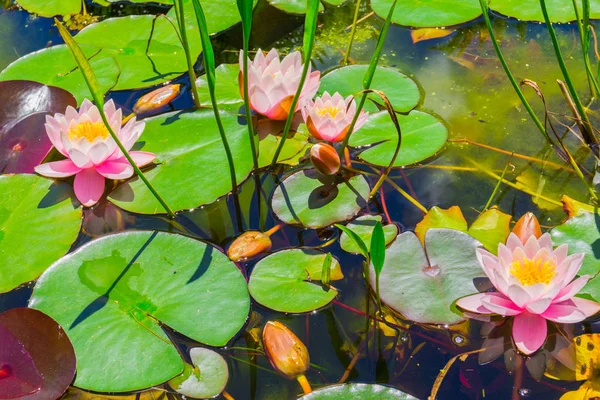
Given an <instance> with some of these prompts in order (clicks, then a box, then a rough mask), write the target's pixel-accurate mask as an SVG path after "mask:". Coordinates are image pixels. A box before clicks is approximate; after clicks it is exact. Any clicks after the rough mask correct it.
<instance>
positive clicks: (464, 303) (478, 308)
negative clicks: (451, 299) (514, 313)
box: [456, 293, 494, 314]
mask: <svg viewBox="0 0 600 400" xmlns="http://www.w3.org/2000/svg"><path fill="white" fill-rule="evenodd" d="M487 295H488V293H478V294H474V295H471V296H467V297H463V298H462V299H458V300H457V301H456V305H457V306H459V307H460V308H462V309H464V310H467V311H470V312H474V313H477V314H493V313H494V312H493V311H490V310H488V309H487V308H485V306H484V305H483V304H481V300H482V299H483V298H484V297H485V296H487Z"/></svg>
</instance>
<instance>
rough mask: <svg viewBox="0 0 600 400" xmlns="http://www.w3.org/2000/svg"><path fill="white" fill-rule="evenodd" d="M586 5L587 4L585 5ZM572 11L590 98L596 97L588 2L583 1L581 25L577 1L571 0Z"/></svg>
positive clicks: (597, 92) (598, 89) (598, 92)
mask: <svg viewBox="0 0 600 400" xmlns="http://www.w3.org/2000/svg"><path fill="white" fill-rule="evenodd" d="M586 3H587V4H586ZM573 10H574V11H575V18H576V19H577V27H578V28H579V37H580V39H581V51H582V53H583V63H584V64H585V71H586V73H587V78H588V84H589V85H590V92H591V93H592V97H598V94H600V87H599V86H598V81H597V80H596V78H595V77H594V73H593V71H592V65H591V63H590V54H589V50H590V27H589V16H590V14H589V13H590V1H589V0H583V23H582V22H581V17H580V16H579V6H578V5H577V0H573Z"/></svg>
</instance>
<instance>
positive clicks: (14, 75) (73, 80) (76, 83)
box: [0, 45, 120, 103]
mask: <svg viewBox="0 0 600 400" xmlns="http://www.w3.org/2000/svg"><path fill="white" fill-rule="evenodd" d="M82 50H83V51H84V52H85V54H86V56H88V57H90V63H91V65H92V68H93V69H94V72H95V73H96V75H97V77H98V81H99V82H100V87H101V89H102V91H104V92H108V91H109V90H110V89H112V88H113V86H114V85H115V84H116V83H117V78H118V76H119V73H120V70H119V65H118V64H117V62H116V61H115V59H114V58H113V57H104V56H100V53H99V52H100V49H99V48H96V47H90V46H82ZM40 66H43V68H40ZM20 79H27V80H31V81H35V82H39V83H43V84H44V85H49V86H57V87H59V88H62V89H65V90H66V91H68V92H70V93H71V94H73V96H75V98H76V99H77V102H78V103H81V102H82V101H83V99H85V98H91V94H90V90H89V89H88V86H87V85H86V83H85V80H84V79H83V75H82V74H81V72H80V71H79V69H78V68H77V65H76V64H75V60H74V59H73V56H72V55H71V53H70V52H69V49H68V48H67V46H65V45H58V46H53V47H50V48H47V49H43V50H39V51H36V52H34V53H31V54H27V55H26V56H23V57H21V58H19V59H18V60H16V61H15V62H13V63H12V64H10V65H9V66H8V67H6V69H5V70H4V71H2V72H1V73H0V81H6V80H20Z"/></svg>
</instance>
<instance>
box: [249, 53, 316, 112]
mask: <svg viewBox="0 0 600 400" xmlns="http://www.w3.org/2000/svg"><path fill="white" fill-rule="evenodd" d="M243 62H244V53H243V52H240V74H239V83H240V92H241V94H242V97H244V83H243V82H244V81H243V76H244V75H243V70H242V68H243ZM302 68H303V63H302V55H301V54H300V52H298V51H295V52H293V53H290V54H288V55H287V56H285V57H284V59H283V60H281V61H280V60H279V53H278V52H277V50H276V49H272V50H271V51H269V53H268V54H267V55H265V54H264V53H263V52H262V50H260V49H258V52H257V53H256V57H255V58H254V61H251V60H250V59H249V60H248V94H249V96H250V107H251V108H252V109H253V110H254V111H256V112H257V113H259V114H261V115H264V116H266V117H268V118H270V119H275V120H280V121H282V120H285V119H287V116H288V114H289V113H290V108H291V107H292V100H293V99H294V95H295V94H296V91H297V90H298V85H300V78H301V76H302ZM320 77H321V73H320V72H319V71H313V72H311V67H309V68H308V75H307V76H306V79H305V81H304V86H303V87H302V92H301V94H300V99H299V100H298V103H297V105H296V109H295V110H294V112H296V111H298V110H299V109H300V108H301V107H302V105H303V104H304V102H305V101H306V100H308V99H312V98H313V97H314V96H315V94H316V93H317V90H319V84H320V81H319V79H320Z"/></svg>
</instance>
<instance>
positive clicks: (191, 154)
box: [109, 109, 252, 214]
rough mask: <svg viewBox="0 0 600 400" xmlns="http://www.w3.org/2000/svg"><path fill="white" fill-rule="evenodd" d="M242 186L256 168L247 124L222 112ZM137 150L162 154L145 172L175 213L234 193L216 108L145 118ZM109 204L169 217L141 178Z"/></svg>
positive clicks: (124, 187) (121, 188)
mask: <svg viewBox="0 0 600 400" xmlns="http://www.w3.org/2000/svg"><path fill="white" fill-rule="evenodd" d="M221 119H222V121H223V125H224V127H225V133H226V135H227V139H228V141H229V146H230V147H231V151H232V153H233V159H234V163H235V172H236V177H237V181H238V183H241V182H242V180H244V179H245V178H246V177H247V176H248V173H249V172H250V170H251V169H252V155H251V153H250V145H249V143H248V131H247V128H246V126H244V125H240V124H239V123H238V118H237V116H236V115H234V114H229V113H226V112H221ZM137 146H138V147H140V148H141V149H142V150H144V151H150V152H152V153H155V154H156V155H157V157H158V158H157V160H156V161H155V162H156V163H157V164H159V165H158V166H157V167H156V168H154V169H152V170H150V171H147V172H146V173H145V174H146V176H147V178H148V179H149V180H150V182H152V185H153V186H154V187H155V188H156V190H157V191H158V193H160V195H161V196H162V197H163V198H164V199H165V201H166V202H167V204H169V206H170V207H171V208H172V209H173V210H183V209H191V208H195V207H197V206H200V205H203V204H208V203H212V202H213V201H215V200H216V199H217V198H219V197H221V196H223V195H225V194H226V193H228V192H230V191H231V178H230V174H229V164H228V163H227V156H226V153H225V149H224V148H223V143H222V142H221V137H220V135H219V129H218V127H217V123H216V122H215V116H214V113H213V110H210V109H202V110H199V111H195V112H174V113H169V114H163V115H160V116H157V117H153V118H149V119H146V129H145V131H144V134H143V135H142V136H141V138H140V142H138V145H137ZM109 197H110V200H111V201H112V202H113V203H115V204H117V205H118V206H119V207H121V208H124V209H126V210H129V211H133V212H138V213H144V214H154V213H164V212H165V211H164V209H163V208H162V206H161V205H160V203H159V202H158V201H157V200H156V198H154V196H153V195H152V193H151V192H150V191H149V190H148V188H147V187H146V185H144V183H143V182H142V181H141V180H139V179H138V178H137V177H135V178H133V179H132V180H130V181H129V182H128V183H124V184H122V185H120V186H119V187H118V188H117V189H116V190H115V191H113V192H112V193H111V194H110V196H109Z"/></svg>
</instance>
